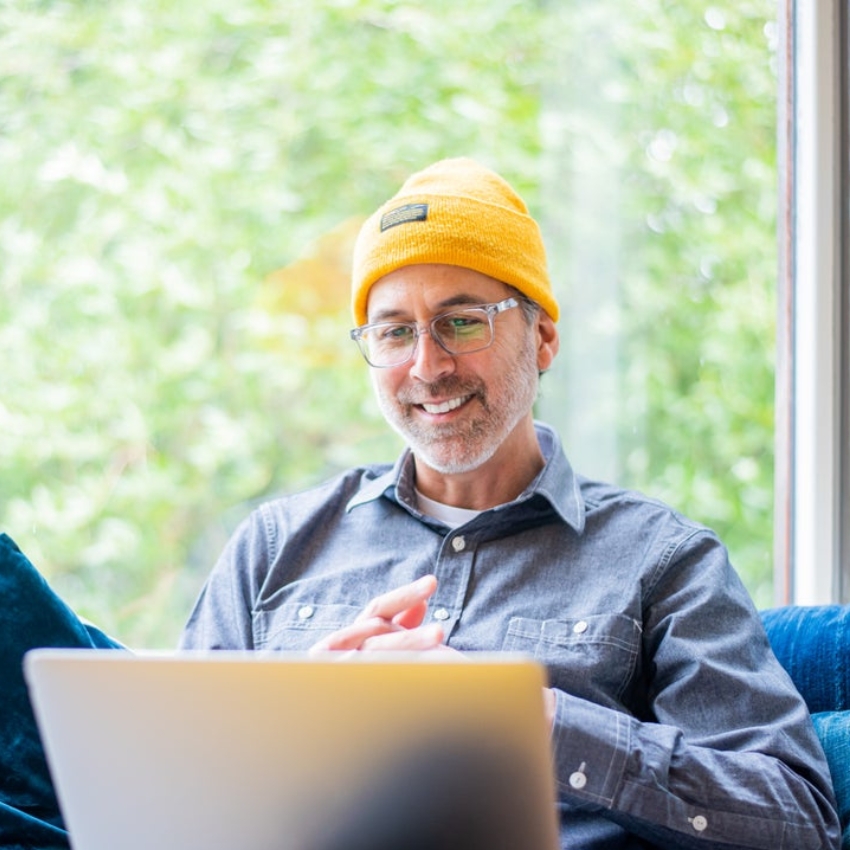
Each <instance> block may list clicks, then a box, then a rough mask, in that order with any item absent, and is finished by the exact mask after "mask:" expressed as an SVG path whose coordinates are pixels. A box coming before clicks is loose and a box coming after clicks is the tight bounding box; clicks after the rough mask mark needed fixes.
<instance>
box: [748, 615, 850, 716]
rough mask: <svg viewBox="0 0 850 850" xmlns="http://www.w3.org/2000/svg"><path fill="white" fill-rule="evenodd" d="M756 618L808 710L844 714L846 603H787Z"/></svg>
mask: <svg viewBox="0 0 850 850" xmlns="http://www.w3.org/2000/svg"><path fill="white" fill-rule="evenodd" d="M761 618H762V622H763V623H764V627H765V629H766V630H767V636H768V639H769V640H770V644H771V646H772V647H773V651H774V653H775V654H776V657H777V658H778V659H779V663H780V664H781V665H782V666H783V667H784V668H785V669H786V670H787V671H788V674H789V675H790V676H791V679H792V680H793V682H794V684H795V685H796V687H797V690H798V691H799V692H800V694H801V695H802V697H803V699H804V700H805V701H806V705H807V706H808V708H809V711H810V712H811V713H812V714H816V713H817V712H820V711H847V710H850V605H811V606H805V605H787V606H785V607H783V608H772V609H771V610H769V611H762V612H761Z"/></svg>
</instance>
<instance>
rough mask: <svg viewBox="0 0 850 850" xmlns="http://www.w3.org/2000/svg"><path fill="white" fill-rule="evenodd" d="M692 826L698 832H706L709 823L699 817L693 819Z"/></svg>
mask: <svg viewBox="0 0 850 850" xmlns="http://www.w3.org/2000/svg"><path fill="white" fill-rule="evenodd" d="M691 826H692V827H693V828H694V829H695V830H696V831H697V832H704V831H705V830H706V829H708V821H707V820H706V819H705V818H704V817H703V816H702V815H697V816H696V817H695V818H691Z"/></svg>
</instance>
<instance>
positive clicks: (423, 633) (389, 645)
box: [360, 623, 443, 652]
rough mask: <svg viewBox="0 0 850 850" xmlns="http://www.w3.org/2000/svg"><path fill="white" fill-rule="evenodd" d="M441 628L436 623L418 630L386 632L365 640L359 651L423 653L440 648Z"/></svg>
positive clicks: (441, 640)
mask: <svg viewBox="0 0 850 850" xmlns="http://www.w3.org/2000/svg"><path fill="white" fill-rule="evenodd" d="M442 643H443V628H442V626H440V625H439V624H437V623H433V624H431V625H429V626H421V627H420V628H418V629H403V630H402V631H400V632H386V633H385V634H380V635H374V636H372V637H369V638H366V640H365V641H363V643H362V644H361V646H360V649H361V650H366V651H372V652H382V651H384V652H389V651H394V652H395V651H398V650H407V651H417V652H418V651H424V650H428V649H436V648H437V647H439V646H442Z"/></svg>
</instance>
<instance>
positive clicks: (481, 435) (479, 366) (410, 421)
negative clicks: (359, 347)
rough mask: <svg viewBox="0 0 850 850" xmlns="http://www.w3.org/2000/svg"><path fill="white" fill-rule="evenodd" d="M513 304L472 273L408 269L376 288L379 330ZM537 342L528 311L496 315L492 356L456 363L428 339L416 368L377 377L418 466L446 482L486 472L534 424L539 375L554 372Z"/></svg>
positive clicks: (504, 289) (373, 316)
mask: <svg viewBox="0 0 850 850" xmlns="http://www.w3.org/2000/svg"><path fill="white" fill-rule="evenodd" d="M510 295H511V290H510V289H509V287H508V286H506V285H505V284H504V283H502V282H500V281H497V280H495V279H494V278H491V277H488V276H487V275H484V274H481V273H479V272H476V271H472V270H471V269H465V268H460V267H457V266H448V265H437V264H433V265H431V264H429V265H414V266H405V267H402V268H400V269H396V270H395V271H393V272H391V273H390V274H388V275H385V276H384V277H383V278H381V279H380V280H379V281H378V282H377V283H375V284H374V285H373V286H372V289H371V290H370V293H369V301H368V314H369V321H370V322H378V321H403V322H416V323H417V324H418V325H419V326H420V327H424V326H426V325H427V323H428V322H429V321H430V320H431V319H432V318H433V317H434V316H437V315H439V314H440V313H445V312H446V311H448V310H452V309H457V308H458V307H464V306H475V305H479V304H489V303H494V302H498V301H502V300H504V299H505V298H508V297H510ZM537 336H538V335H537V332H536V330H535V327H534V326H533V325H529V323H528V322H527V320H526V319H525V318H524V316H523V313H522V308H521V307H517V308H514V309H511V310H508V311H506V312H504V313H501V314H497V315H496V317H495V339H494V341H493V343H492V345H491V346H490V347H489V348H487V349H485V350H483V351H478V352H474V353H472V354H464V355H461V356H453V355H451V354H448V353H447V352H446V351H444V350H443V349H442V348H441V347H440V346H439V345H437V343H435V342H434V341H433V340H432V339H431V337H430V335H429V334H427V333H426V334H423V335H422V336H420V338H419V342H418V345H417V349H416V354H415V356H414V357H413V359H411V360H409V361H408V362H406V363H403V364H402V365H400V366H394V367H391V368H388V369H372V370H371V373H372V379H373V382H374V385H375V390H376V393H377V397H378V403H379V405H380V408H381V412H382V413H383V415H384V417H385V418H386V420H387V421H388V422H389V424H390V425H391V426H392V427H393V428H394V429H395V430H396V431H398V433H399V434H401V436H402V437H403V438H404V439H405V440H406V442H407V443H408V445H409V446H410V447H411V449H412V450H413V452H414V455H415V456H416V458H417V460H418V461H423V462H424V463H426V464H427V465H428V466H430V467H431V468H433V469H435V470H437V471H438V472H441V473H444V474H452V473H462V472H468V471H471V470H473V469H477V468H478V467H479V466H481V465H482V464H484V463H486V462H487V461H488V460H489V459H490V458H491V457H492V456H493V455H494V454H495V453H496V451H497V450H498V449H499V447H500V446H502V445H503V444H504V443H505V441H506V440H507V439H508V438H509V437H510V435H511V434H512V432H513V431H514V429H516V428H517V426H518V424H519V423H520V422H521V421H522V420H524V419H525V418H526V417H530V416H531V409H532V405H533V403H534V400H535V397H536V395H537V384H538V369H539V368H545V366H547V365H548V363H546V364H540V363H539V362H538V353H537Z"/></svg>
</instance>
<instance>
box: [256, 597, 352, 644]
mask: <svg viewBox="0 0 850 850" xmlns="http://www.w3.org/2000/svg"><path fill="white" fill-rule="evenodd" d="M360 610H361V609H360V608H359V607H356V606H354V605H327V604H321V605H319V604H316V603H314V602H307V601H300V602H299V601H292V602H285V603H284V604H283V605H281V606H280V607H278V608H275V609H274V610H273V611H255V612H254V618H253V620H254V646H255V647H256V648H257V649H275V650H289V651H301V650H307V649H309V648H310V647H311V646H312V645H313V644H314V643H316V641H317V640H320V639H321V638H323V637H324V636H325V635H328V634H330V633H331V632H335V631H336V630H337V629H341V628H343V626H350V625H351V624H352V623H353V622H354V618H355V617H356V616H357V615H358V614H359V613H360Z"/></svg>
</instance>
